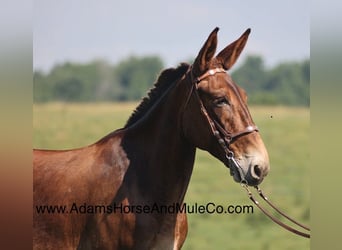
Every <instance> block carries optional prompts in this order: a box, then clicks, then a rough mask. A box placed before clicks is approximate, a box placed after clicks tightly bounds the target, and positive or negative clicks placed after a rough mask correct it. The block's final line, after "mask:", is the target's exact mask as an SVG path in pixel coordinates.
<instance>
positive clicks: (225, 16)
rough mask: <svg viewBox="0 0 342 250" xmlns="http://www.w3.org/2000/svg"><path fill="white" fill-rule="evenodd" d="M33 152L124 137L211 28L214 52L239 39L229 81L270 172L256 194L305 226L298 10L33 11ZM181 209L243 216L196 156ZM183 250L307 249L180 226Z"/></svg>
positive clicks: (203, 156) (99, 5) (207, 163)
mask: <svg viewBox="0 0 342 250" xmlns="http://www.w3.org/2000/svg"><path fill="white" fill-rule="evenodd" d="M33 14H34V15H33V102H34V104H33V146H34V147H35V148H50V149H64V148H74V147H81V146H85V145H88V144H91V143H93V142H95V141H96V140H98V139H99V138H101V137H103V136H104V135H106V134H107V133H109V132H111V131H113V130H115V129H117V128H120V127H122V126H123V125H124V123H125V121H126V119H127V118H128V117H129V115H130V113H131V112H132V111H133V109H134V108H135V107H136V105H137V104H138V103H139V100H140V99H141V98H142V97H143V96H145V95H146V92H147V91H148V89H149V88H150V87H152V85H153V83H154V81H155V79H156V77H157V76H158V74H159V73H160V71H161V70H162V69H164V68H166V67H176V66H177V65H178V64H179V63H180V62H182V61H186V62H190V63H191V62H192V60H193V59H194V58H195V56H196V55H197V53H198V51H199V49H200V48H201V46H202V44H203V43H204V41H205V40H206V38H207V37H208V35H209V33H210V32H211V31H212V30H213V29H214V28H215V27H216V26H218V27H220V31H219V35H218V37H219V45H218V51H220V49H222V48H224V47H225V46H226V45H228V44H229V43H230V42H232V41H234V40H235V39H237V38H238V37H239V36H240V35H241V34H242V33H243V32H244V31H245V30H246V29H247V28H251V29H252V33H251V35H250V37H249V41H248V43H247V45H246V48H245V50H244V51H243V53H242V55H241V57H240V59H239V61H238V63H237V64H236V65H235V66H234V67H233V69H232V70H231V71H230V73H231V75H232V77H233V79H234V81H235V82H236V83H237V84H238V85H240V86H241V87H243V88H244V89H245V90H246V91H247V93H248V96H249V106H250V110H251V113H252V116H253V118H254V121H255V122H256V124H257V125H258V127H259V128H260V131H261V135H262V137H263V139H264V142H265V144H266V147H267V149H268V151H269V155H270V161H271V172H270V174H269V176H268V177H267V178H266V180H265V181H264V183H263V184H262V187H263V189H265V190H264V191H265V193H266V194H269V196H270V197H272V200H273V201H274V202H275V203H276V204H279V207H281V208H283V210H285V211H286V212H287V213H288V214H290V215H292V216H293V217H295V218H297V219H298V220H299V221H302V222H304V223H306V224H309V221H310V187H309V185H310V178H309V158H310V156H309V129H310V112H309V105H310V91H309V89H310V28H309V24H310V19H309V1H293V0H290V1H286V2H276V1H262V2H254V1H248V2H246V1H237V2H234V3H228V2H227V1H223V0H213V1H210V2H208V1H202V0H200V1H194V0H190V1H180V0H174V1H154V0H147V1H129V0H128V1H89V0H87V1H84V0H83V1H80V0H77V1H66V0H61V1H51V0H44V1H43V0H35V1H34V6H33ZM185 201H186V202H188V203H190V204H194V203H196V202H197V203H206V202H215V203H216V204H222V205H249V204H250V203H249V200H248V198H247V196H246V194H245V192H244V190H242V189H241V188H240V186H239V185H237V184H236V183H234V182H233V180H232V178H231V177H230V176H229V173H228V171H227V170H226V168H225V167H224V166H223V165H222V164H221V163H220V162H218V161H217V160H215V159H214V158H213V157H212V156H210V155H209V154H208V153H206V152H203V151H198V154H197V159H196V163H195V167H194V172H193V176H192V179H191V182H190V186H189V190H188V193H187V196H186V200H185ZM188 218H189V219H188V220H189V234H188V238H187V240H186V243H185V245H184V248H183V249H309V248H310V243H309V242H310V241H309V240H306V239H302V238H299V237H297V236H294V235H292V234H290V233H288V232H286V231H284V230H283V229H281V228H279V227H278V226H276V225H275V224H273V223H271V222H270V221H269V220H268V219H267V218H265V217H264V216H263V215H262V214H261V213H260V212H259V211H257V209H256V208H255V209H254V213H253V214H235V215H217V214H216V215H203V214H202V215H201V214H191V215H189V216H188Z"/></svg>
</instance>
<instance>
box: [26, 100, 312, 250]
mask: <svg viewBox="0 0 342 250" xmlns="http://www.w3.org/2000/svg"><path fill="white" fill-rule="evenodd" d="M135 105H136V103H128V104H122V103H120V104H112V103H98V104H62V103H53V104H44V105H34V106H33V144H34V145H33V146H34V147H35V148H48V149H67V148H75V147H81V146H85V145H88V144H91V143H93V142H95V141H97V140H98V139H100V138H101V137H103V136H104V135H106V134H108V133H109V132H111V131H113V130H115V129H117V128H120V127H122V126H123V125H124V123H125V121H126V119H127V118H128V117H129V115H130V114H131V112H132V110H133V109H134V108H135ZM250 111H251V113H252V116H253V118H254V121H255V123H256V124H257V125H258V127H259V129H260V133H261V135H262V137H263V140H264V142H265V144H266V147H267V149H268V152H269V156H270V162H271V171H270V173H269V175H268V176H267V177H266V179H265V181H264V182H263V184H262V185H261V187H262V188H263V189H264V192H265V193H266V194H267V195H268V196H269V197H270V198H271V199H272V201H273V202H274V203H275V204H277V205H278V206H279V207H280V208H282V210H283V211H285V212H286V213H288V214H289V215H290V216H292V217H294V218H296V219H298V220H299V221H301V222H303V223H306V224H309V220H310V208H309V204H310V189H309V186H310V177H309V157H310V156H309V129H310V115H309V109H306V108H293V107H292V108H287V107H251V108H250ZM185 201H186V202H187V203H189V204H194V203H196V202H197V203H198V204H206V203H207V202H214V203H215V204H217V205H218V204H220V205H224V206H227V205H250V204H251V202H250V200H249V199H248V197H247V195H246V193H245V191H244V190H242V188H241V187H240V186H239V185H238V184H237V183H235V182H233V180H232V178H231V177H230V175H229V172H228V170H227V169H226V167H224V166H223V164H222V163H221V162H219V161H218V160H216V159H214V158H213V157H212V156H211V155H209V154H208V153H207V152H204V151H200V150H198V151H197V156H196V162H195V167H194V171H193V175H192V178H191V182H190V186H189V189H188V192H187V195H186V198H185ZM188 223H189V232H188V237H187V240H186V242H185V245H184V247H183V249H188V250H190V249H196V250H198V249H239V250H240V249H279V250H283V249H301V250H303V249H309V248H310V241H309V240H307V239H304V238H301V237H298V236H295V235H293V234H291V233H289V232H287V231H285V230H284V229H282V228H280V227H278V226H277V225H275V224H274V223H272V222H271V221H270V220H269V219H267V218H265V216H264V215H263V214H261V212H260V211H258V210H257V208H256V207H254V213H253V214H213V215H208V214H189V215H188Z"/></svg>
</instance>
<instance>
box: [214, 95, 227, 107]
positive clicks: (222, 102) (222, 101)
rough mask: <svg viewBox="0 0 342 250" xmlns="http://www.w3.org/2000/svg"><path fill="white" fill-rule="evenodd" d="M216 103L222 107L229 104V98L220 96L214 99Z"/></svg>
mask: <svg viewBox="0 0 342 250" xmlns="http://www.w3.org/2000/svg"><path fill="white" fill-rule="evenodd" d="M214 105H215V106H217V107H222V106H225V105H229V102H228V100H227V98H225V97H220V98H217V99H216V100H214Z"/></svg>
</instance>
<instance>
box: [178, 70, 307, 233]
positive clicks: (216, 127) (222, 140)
mask: <svg viewBox="0 0 342 250" xmlns="http://www.w3.org/2000/svg"><path fill="white" fill-rule="evenodd" d="M189 71H190V72H189V74H190V78H191V90H190V92H189V95H188V98H187V100H186V102H185V106H184V107H186V106H187V104H188V102H189V100H190V97H191V95H192V93H193V92H194V93H195V96H196V99H197V101H198V102H199V104H200V108H201V112H202V114H203V115H204V117H205V118H206V120H207V121H208V124H209V127H210V130H211V132H212V134H213V135H214V136H215V138H216V139H217V141H218V143H219V144H220V145H221V147H222V148H223V150H224V152H225V155H226V158H227V159H228V162H229V166H228V168H231V167H232V168H235V169H236V170H237V171H238V172H239V175H240V184H241V186H242V187H243V188H244V189H245V190H246V191H247V194H248V197H249V199H250V200H251V201H252V202H253V203H254V204H255V205H256V206H257V207H258V208H259V209H260V210H261V211H262V212H263V213H264V214H265V215H266V216H267V217H269V218H270V219H271V220H272V221H274V222H275V223H277V224H278V225H280V226H281V227H283V228H285V229H286V230H288V231H290V232H292V233H295V234H297V235H300V236H303V237H305V238H310V234H309V233H306V232H302V231H299V230H297V229H295V228H293V227H291V226H289V225H287V224H285V223H283V222H281V221H280V220H279V219H277V218H276V217H274V216H272V215H271V214H270V213H269V212H268V211H267V210H266V209H265V208H263V207H262V206H261V205H260V203H259V202H258V201H257V200H256V199H255V198H254V196H253V194H252V192H251V191H250V190H249V188H248V182H247V180H246V178H245V176H246V174H245V173H244V171H243V169H242V167H241V166H240V164H239V163H238V161H237V160H236V159H235V158H234V153H233V151H232V150H231V149H230V147H229V146H230V144H231V143H232V142H233V141H234V140H235V139H237V138H238V137H240V136H243V135H247V134H250V133H252V132H254V131H256V132H258V131H259V130H258V127H257V126H255V125H254V124H249V125H248V126H247V127H246V128H245V129H243V130H241V131H238V132H230V131H227V130H226V129H225V128H223V127H222V126H221V124H220V123H219V122H218V121H216V120H215V119H212V118H211V117H210V116H209V114H208V111H207V109H206V108H205V106H204V104H203V102H202V99H201V98H200V96H199V93H198V83H200V82H201V81H202V80H204V79H205V78H207V77H210V76H213V75H215V74H218V73H226V71H225V70H224V69H223V68H215V69H210V70H208V71H207V72H205V73H204V74H203V75H201V76H199V77H197V78H195V79H194V77H193V72H192V67H189ZM255 188H256V190H257V192H258V194H259V196H260V197H261V198H262V199H263V200H264V201H265V202H266V203H267V204H268V205H269V206H271V207H272V208H273V209H274V210H275V211H276V212H277V213H279V214H280V215H282V216H283V217H284V218H286V219H287V220H289V221H291V222H292V223H294V224H296V225H297V226H299V227H301V228H303V229H305V230H307V231H310V228H309V227H307V226H305V225H303V224H301V223H299V222H297V221H296V220H294V219H292V218H291V217H289V216H288V215H286V214H285V213H283V212H282V211H280V209H279V208H277V207H276V206H275V205H274V204H273V203H271V202H270V200H269V199H268V197H267V196H266V195H264V193H263V192H262V190H261V189H260V188H259V187H258V186H255Z"/></svg>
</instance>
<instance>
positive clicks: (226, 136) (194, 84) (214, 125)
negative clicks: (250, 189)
mask: <svg viewBox="0 0 342 250" xmlns="http://www.w3.org/2000/svg"><path fill="white" fill-rule="evenodd" d="M189 70H190V77H191V90H190V93H189V96H188V98H187V101H186V104H185V106H186V105H187V103H188V102H189V100H190V97H191V95H192V93H193V92H194V93H195V96H196V99H197V101H198V102H199V104H200V108H201V112H202V114H203V115H204V117H205V118H206V120H207V121H208V124H209V127H210V130H211V132H212V134H213V135H214V136H215V138H216V139H217V141H218V143H219V144H220V145H221V147H222V149H223V151H224V152H225V155H226V158H227V159H228V162H229V166H228V168H233V169H235V170H237V171H238V173H239V175H240V182H241V183H242V184H246V185H247V184H248V183H247V180H246V178H245V176H246V174H245V173H244V171H243V169H242V167H241V166H240V164H239V163H238V161H237V160H236V159H235V158H234V152H233V151H232V150H231V149H230V144H231V143H232V142H233V141H234V140H236V139H237V138H238V137H240V136H243V135H247V134H249V133H252V132H254V131H256V132H258V131H259V130H258V127H257V126H255V125H254V124H249V125H248V126H247V127H246V128H245V129H243V130H241V131H237V132H230V131H227V130H226V129H225V128H223V127H222V126H221V124H220V123H219V122H218V121H216V120H215V119H212V118H211V117H210V116H209V114H208V111H207V109H206V108H205V106H204V104H203V102H202V99H201V98H200V96H199V93H198V84H199V83H200V82H201V81H202V80H204V79H205V78H207V77H210V76H214V75H215V74H218V73H225V74H226V70H224V69H223V68H215V69H210V70H208V71H207V72H205V73H204V74H203V75H201V76H199V77H197V78H195V79H194V77H193V73H192V68H191V67H190V69H189Z"/></svg>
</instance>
